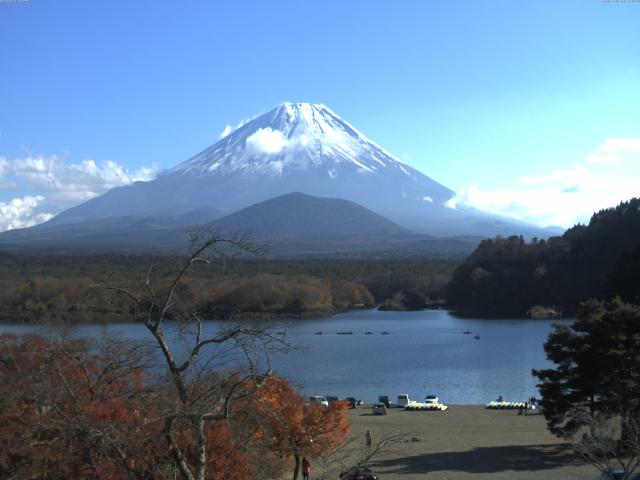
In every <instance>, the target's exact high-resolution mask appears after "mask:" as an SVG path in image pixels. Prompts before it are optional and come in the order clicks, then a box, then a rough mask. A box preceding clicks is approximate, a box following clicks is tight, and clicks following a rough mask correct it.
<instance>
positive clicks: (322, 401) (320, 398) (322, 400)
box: [309, 395, 329, 407]
mask: <svg viewBox="0 0 640 480" xmlns="http://www.w3.org/2000/svg"><path fill="white" fill-rule="evenodd" d="M309 400H311V401H312V402H313V403H317V404H318V405H322V406H323V407H328V406H329V402H328V401H327V399H326V398H325V397H323V396H322V395H313V396H311V397H309Z"/></svg>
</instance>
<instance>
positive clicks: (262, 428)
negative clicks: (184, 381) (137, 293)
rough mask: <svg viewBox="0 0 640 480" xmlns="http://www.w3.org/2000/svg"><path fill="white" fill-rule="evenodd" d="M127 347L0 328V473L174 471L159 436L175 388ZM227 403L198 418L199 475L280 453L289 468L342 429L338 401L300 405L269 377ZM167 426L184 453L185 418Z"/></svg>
mask: <svg viewBox="0 0 640 480" xmlns="http://www.w3.org/2000/svg"><path fill="white" fill-rule="evenodd" d="M135 352H136V350H135V349H132V348H128V347H127V346H126V345H116V344H111V345H108V346H106V347H96V346H95V345H90V344H89V343H87V342H85V341H81V340H71V341H63V340H60V339H56V338H44V337H40V336H15V335H0V478H3V479H4V478H6V479H35V478H47V479H67V478H74V479H80V480H82V479H114V480H119V479H129V478H135V479H139V480H146V479H169V478H175V476H176V466H175V464H174V461H175V459H174V458H173V457H172V455H171V452H170V447H169V446H168V444H167V442H166V441H165V438H164V437H163V422H164V417H163V412H164V409H165V407H166V406H167V405H168V404H170V403H171V402H174V401H175V393H172V389H171V388H167V386H166V385H163V384H162V383H152V382H151V377H150V376H149V375H148V374H147V372H146V371H145V369H143V368H142V367H140V358H138V357H137V354H136V353H135ZM233 408H234V411H233V415H232V416H231V418H230V419H228V420H223V421H216V422H211V423H207V424H206V426H205V432H206V439H207V455H206V458H207V474H206V478H207V479H211V480H217V479H220V480H222V479H226V480H245V479H251V478H255V476H256V465H259V466H260V468H263V469H264V468H265V464H266V463H268V462H269V461H272V462H273V465H275V466H274V467H273V468H277V465H280V464H281V461H282V459H283V458H285V459H293V460H294V465H295V468H296V471H297V469H298V468H299V462H300V456H301V455H306V456H308V457H310V458H313V457H314V456H317V455H320V454H322V453H325V452H327V451H331V450H332V449H335V448H337V447H338V446H339V445H340V444H341V442H342V440H343V438H344V437H345V435H347V434H348V432H349V424H348V421H347V410H346V405H345V404H342V403H341V402H337V403H334V404H333V405H332V406H331V407H329V408H326V407H322V406H318V405H309V404H307V403H306V402H305V399H304V398H303V397H301V396H300V395H298V394H297V393H296V392H295V391H294V390H293V389H292V388H291V387H290V385H289V384H288V383H287V382H286V381H285V380H283V379H280V378H278V377H276V376H270V377H269V378H268V379H267V381H266V382H265V384H264V386H263V388H262V389H260V390H259V391H258V392H257V393H256V394H255V395H252V396H250V397H247V398H245V399H243V400H242V401H240V402H237V403H236V404H235V405H234V407H233ZM173 432H174V436H175V438H176V440H177V441H178V442H179V444H180V447H181V448H182V450H183V451H184V452H185V455H186V457H187V461H189V459H190V457H194V456H195V455H196V444H195V441H194V439H193V436H192V435H191V431H190V429H189V425H187V424H182V423H181V422H180V421H178V422H177V423H176V424H175V425H174V429H173ZM256 452H260V453H259V455H260V459H259V461H256V459H252V454H256ZM279 462H280V463H279ZM271 471H273V470H271Z"/></svg>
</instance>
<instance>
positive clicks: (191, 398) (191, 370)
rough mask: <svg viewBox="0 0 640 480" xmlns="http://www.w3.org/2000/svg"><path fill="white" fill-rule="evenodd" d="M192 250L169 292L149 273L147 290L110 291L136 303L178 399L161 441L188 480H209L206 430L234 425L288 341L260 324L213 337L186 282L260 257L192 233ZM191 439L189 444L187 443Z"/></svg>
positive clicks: (235, 241)
mask: <svg viewBox="0 0 640 480" xmlns="http://www.w3.org/2000/svg"><path fill="white" fill-rule="evenodd" d="M192 246H193V247H192V253H191V254H190V255H189V257H188V258H187V259H186V260H185V262H184V263H183V264H182V265H181V267H180V268H179V269H178V271H177V273H175V275H174V276H173V277H172V278H170V280H169V282H168V283H166V284H165V285H164V286H163V287H162V286H161V287H160V288H158V287H157V285H156V282H155V281H154V277H153V268H152V267H149V269H148V271H147V273H146V278H145V280H144V286H143V288H141V289H139V290H137V291H136V290H133V289H131V288H124V287H110V289H111V290H115V291H116V292H118V293H119V294H121V295H124V296H126V297H127V298H128V299H129V300H130V301H131V303H132V305H133V307H134V308H133V310H134V314H135V316H136V318H137V319H138V320H139V321H141V322H142V323H143V324H144V326H145V327H146V329H147V331H148V332H149V333H150V334H151V336H152V338H153V342H154V343H155V345H156V346H157V347H158V348H159V350H160V352H161V355H160V356H161V358H162V359H163V361H164V364H165V366H166V369H167V372H168V376H169V379H170V382H169V383H170V385H171V388H172V390H173V392H174V393H175V397H174V398H173V399H172V401H168V402H167V403H166V405H163V406H162V407H163V412H164V413H163V423H164V427H163V429H162V435H163V436H164V438H165V440H166V443H167V445H168V447H169V451H170V454H171V457H172V459H173V461H174V463H175V466H176V469H177V471H178V474H179V476H180V477H181V478H182V479H183V480H204V478H205V475H206V473H207V447H208V445H207V442H208V438H207V434H206V425H207V424H209V423H211V422H216V421H221V420H225V419H228V418H229V417H230V416H231V414H232V407H233V404H234V402H235V401H236V400H238V399H241V398H246V397H248V396H251V395H254V394H255V393H256V392H257V391H258V390H259V389H260V388H261V387H262V386H263V385H264V383H265V381H266V380H267V378H268V377H269V376H270V375H271V366H270V357H269V352H270V351H271V350H272V349H273V348H277V347H278V346H281V345H282V339H281V337H278V336H277V335H272V334H271V333H270V330H269V329H268V328H266V327H264V326H262V325H259V324H254V325H247V324H241V323H238V324H230V325H228V326H226V327H224V328H220V329H219V330H218V331H216V332H209V331H207V328H206V325H204V324H203V321H202V319H201V318H200V316H199V315H198V312H197V311H195V309H194V308H193V306H192V304H191V302H190V300H189V299H187V300H186V301H185V299H184V298H181V297H184V295H181V285H182V282H183V280H184V279H185V277H186V276H187V275H188V274H189V273H191V272H192V270H193V269H194V267H195V266H196V265H197V264H205V265H206V264H211V263H212V262H213V261H214V260H224V259H225V258H228V256H229V255H234V254H236V253H238V252H250V253H255V252H256V251H257V249H256V247H255V246H253V245H252V244H251V243H250V242H248V241H247V240H246V239H245V238H241V237H236V238H228V237H223V236H221V235H220V234H219V233H218V232H215V231H207V232H202V231H196V232H194V233H193V234H192ZM172 331H173V333H174V334H176V332H177V333H178V334H179V337H180V339H181V340H182V342H183V346H182V348H180V347H179V346H178V345H177V344H176V342H175V341H172V338H171V333H172ZM221 359H224V361H225V362H230V363H227V364H225V363H223V361H221ZM230 365H233V367H231V366H230ZM185 434H186V436H187V437H188V438H189V440H190V441H189V442H185V441H184V440H183V439H184V436H185Z"/></svg>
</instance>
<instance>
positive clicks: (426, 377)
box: [0, 310, 570, 404]
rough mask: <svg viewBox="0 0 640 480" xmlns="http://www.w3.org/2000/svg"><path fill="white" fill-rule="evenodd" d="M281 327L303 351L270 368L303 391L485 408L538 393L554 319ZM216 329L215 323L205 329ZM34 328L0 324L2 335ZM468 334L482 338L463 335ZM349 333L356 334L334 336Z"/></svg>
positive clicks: (370, 319) (124, 328)
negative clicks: (432, 399) (403, 396)
mask: <svg viewBox="0 0 640 480" xmlns="http://www.w3.org/2000/svg"><path fill="white" fill-rule="evenodd" d="M283 323H284V325H285V327H286V328H285V331H286V339H287V341H288V342H290V343H292V344H294V345H298V346H301V347H304V348H303V349H302V350H296V351H292V352H289V353H287V354H282V355H276V356H275V357H274V358H273V361H272V364H273V368H274V370H275V371H276V372H277V373H278V374H280V375H282V376H284V377H286V378H288V379H289V380H290V381H291V382H292V384H293V385H294V386H296V387H297V388H299V389H300V390H301V391H302V392H304V393H305V394H309V395H312V394H314V395H315V394H319V395H337V396H339V397H341V398H342V397H346V396H354V397H357V398H359V399H363V400H365V402H371V401H374V400H376V399H377V398H378V395H389V398H390V399H392V401H394V400H393V399H395V397H396V396H397V395H398V394H399V393H408V394H409V396H410V397H411V398H412V399H417V400H421V399H422V398H424V396H425V395H427V394H436V395H438V396H439V397H440V401H441V402H444V403H450V404H482V403H486V402H488V401H490V400H493V399H495V398H496V396H498V395H502V396H503V397H504V398H505V400H510V401H516V400H525V399H526V398H527V397H529V396H531V395H537V389H536V386H535V385H536V379H535V378H534V377H532V376H531V369H532V368H544V367H545V366H548V365H549V363H548V361H547V360H546V359H545V355H544V350H543V346H542V344H543V342H544V341H545V339H546V338H547V335H548V334H549V332H551V324H552V323H553V321H547V320H502V319H501V320H487V319H478V320H476V319H461V318H456V317H454V316H452V315H450V314H449V313H448V312H447V311H445V310H426V311H420V312H381V311H377V310H366V311H354V312H348V313H344V314H339V315H335V316H333V317H330V318H321V319H312V320H291V321H287V322H283ZM559 323H570V320H561V321H559ZM218 326H219V322H210V323H209V324H208V329H215V328H217V327H218ZM35 329H36V330H38V328H35ZM33 330H34V327H30V326H25V325H6V324H5V325H0V332H16V333H19V332H26V331H33ZM40 330H41V329H40ZM106 330H108V331H112V332H116V333H119V334H121V335H124V336H126V337H130V338H135V339H140V338H146V336H147V335H148V333H147V332H146V330H145V329H144V327H143V326H142V325H139V324H116V325H112V326H109V327H108V328H107V329H106ZM465 330H469V331H471V332H473V334H478V335H480V339H479V340H476V339H474V338H473V335H464V334H463V333H462V332H463V331H465ZM318 331H321V332H323V333H322V335H317V334H316V332H318ZM344 331H352V332H353V334H352V335H338V334H337V332H344ZM367 331H371V332H374V333H373V334H371V335H367V334H365V332H367ZM382 331H388V332H389V335H382V334H381V333H380V332H382ZM104 333H105V327H103V326H100V325H82V326H79V327H75V328H74V334H76V335H79V336H90V337H94V338H97V337H100V336H102V335H104Z"/></svg>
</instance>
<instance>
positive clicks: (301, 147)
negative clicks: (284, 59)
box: [169, 102, 413, 178]
mask: <svg viewBox="0 0 640 480" xmlns="http://www.w3.org/2000/svg"><path fill="white" fill-rule="evenodd" d="M345 167H350V169H351V170H355V171H357V172H359V173H363V174H366V173H374V172H378V171H380V170H385V169H397V170H399V171H400V172H402V173H403V174H404V175H409V176H411V175H412V174H413V172H411V170H412V169H410V168H409V167H408V166H407V165H405V164H404V163H403V162H401V161H400V160H398V159H397V158H396V157H394V156H393V155H391V154H390V153H388V152H387V151H385V150H384V149H382V148H381V147H380V146H378V145H376V144H375V143H374V142H372V141H371V140H369V139H368V138H367V137H366V136H364V135H363V134H362V133H360V132H359V131H358V130H356V129H355V128H354V127H353V126H351V125H350V124H348V123H347V122H345V121H344V120H342V119H341V118H340V117H339V116H338V115H336V114H335V113H334V112H333V111H332V110H331V109H330V108H328V107H327V106H325V105H323V104H321V103H289V102H287V103H284V104H282V105H279V106H278V107H276V108H274V109H273V110H271V111H270V112H267V113H265V114H263V115H261V116H259V117H257V118H255V119H253V120H251V121H250V122H248V123H246V124H245V125H242V126H241V127H239V128H238V129H236V130H235V131H233V132H231V133H229V134H228V135H227V136H225V137H224V138H222V140H220V141H219V142H217V143H215V144H214V145H212V146H210V147H209V148H207V149H205V150H204V151H202V152H200V153H199V154H197V155H196V156H194V157H193V158H191V159H189V160H187V161H186V162H184V163H182V164H180V165H178V166H177V167H175V168H173V169H172V170H170V171H169V173H170V174H171V173H180V174H186V175H197V176H202V175H211V174H220V173H224V174H228V173H232V172H243V173H246V174H268V175H283V174H285V175H286V174H287V173H291V171H293V170H307V169H314V170H319V171H321V172H322V174H324V175H326V176H328V177H330V178H335V177H336V176H337V175H339V173H340V171H341V170H342V169H343V168H345Z"/></svg>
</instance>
